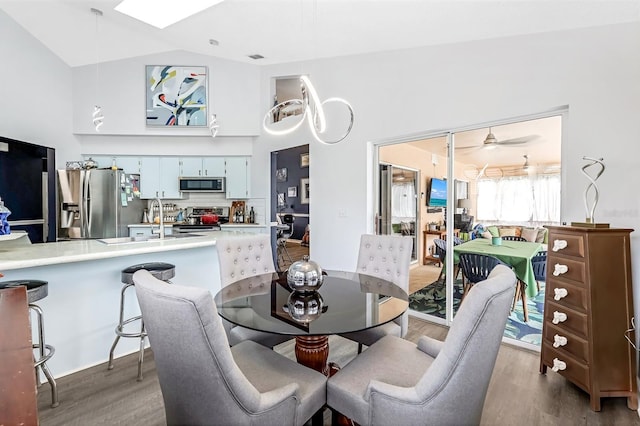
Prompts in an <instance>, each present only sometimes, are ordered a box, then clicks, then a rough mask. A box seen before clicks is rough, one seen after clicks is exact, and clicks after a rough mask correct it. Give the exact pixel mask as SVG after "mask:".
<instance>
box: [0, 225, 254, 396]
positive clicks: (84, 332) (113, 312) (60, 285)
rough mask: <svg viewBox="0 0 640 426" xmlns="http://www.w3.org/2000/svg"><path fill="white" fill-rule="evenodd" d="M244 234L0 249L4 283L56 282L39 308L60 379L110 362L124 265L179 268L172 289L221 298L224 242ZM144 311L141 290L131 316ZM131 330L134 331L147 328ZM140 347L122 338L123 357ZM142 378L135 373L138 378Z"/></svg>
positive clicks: (131, 297)
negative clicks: (218, 247) (218, 242)
mask: <svg viewBox="0 0 640 426" xmlns="http://www.w3.org/2000/svg"><path fill="white" fill-rule="evenodd" d="M240 235H246V232H243V231H240V230H238V231H216V232H206V233H202V234H200V233H198V236H195V237H188V238H171V239H166V240H154V241H136V242H131V243H126V244H117V245H107V244H104V243H101V242H99V241H97V240H75V241H62V242H57V243H43V244H32V245H27V246H22V247H11V248H3V247H0V272H1V273H2V274H4V278H2V279H3V280H16V279H37V280H44V281H47V282H48V283H49V294H48V296H47V297H45V298H44V299H42V300H40V301H39V302H38V305H39V306H40V307H41V308H42V309H43V311H44V316H45V318H46V326H47V342H48V343H50V344H52V345H53V346H54V347H55V348H56V353H55V355H54V356H53V357H52V358H51V359H50V360H49V361H48V362H47V364H48V366H49V368H50V369H51V372H52V373H53V375H54V376H55V377H60V376H64V375H66V374H69V373H72V372H75V371H78V370H82V369H85V368H88V367H90V366H93V365H97V364H101V363H103V362H105V361H107V359H108V357H109V349H110V347H111V344H112V342H113V339H114V338H115V332H114V329H115V326H116V323H117V320H118V308H119V304H120V290H121V289H122V286H123V284H122V282H121V271H122V270H123V269H124V268H126V267H129V266H131V265H135V264H139V263H146V262H167V263H171V264H173V265H175V266H176V275H175V277H174V278H172V279H171V282H172V284H174V285H186V286H194V287H201V288H206V289H207V290H209V291H210V292H211V293H212V294H216V293H217V292H218V291H219V290H220V271H219V266H218V265H219V263H218V253H217V251H216V248H215V247H216V240H217V239H218V238H221V237H233V236H240ZM139 313H140V309H139V307H138V304H137V300H136V298H135V291H133V290H127V296H126V303H125V316H126V317H132V316H135V315H139ZM131 327H133V328H131V330H133V329H135V328H136V327H139V324H131ZM139 342H140V341H139V340H137V339H120V343H118V346H117V349H116V357H120V356H122V355H126V354H128V353H133V352H136V351H137V350H138V348H139V344H140V343H139ZM119 364H120V363H119V362H118V360H116V361H115V368H123V367H122V366H121V365H119ZM105 369H106V367H105ZM135 376H136V371H134V370H132V371H131V378H132V380H133V379H134V378H135ZM61 402H62V404H64V401H61Z"/></svg>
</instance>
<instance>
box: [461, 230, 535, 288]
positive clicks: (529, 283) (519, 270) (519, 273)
mask: <svg viewBox="0 0 640 426" xmlns="http://www.w3.org/2000/svg"><path fill="white" fill-rule="evenodd" d="M542 249H543V245H542V244H541V243H532V242H528V241H506V240H503V241H502V243H501V244H500V245H493V244H492V243H491V239H488V238H476V239H475V240H470V241H467V242H465V243H462V244H458V245H456V246H454V247H453V253H454V263H456V264H457V263H458V262H459V255H460V253H479V254H485V255H489V256H494V257H497V258H498V259H500V260H501V261H502V262H504V263H506V264H507V265H509V266H511V267H512V268H513V271H514V272H515V274H516V277H518V279H519V280H521V281H522V282H524V283H525V284H526V289H525V292H526V294H527V296H528V297H530V298H531V297H534V296H535V295H536V294H537V293H538V287H537V285H536V277H535V274H534V272H533V266H532V264H531V258H532V257H533V256H535V255H536V254H537V253H538V252H539V251H540V250H542Z"/></svg>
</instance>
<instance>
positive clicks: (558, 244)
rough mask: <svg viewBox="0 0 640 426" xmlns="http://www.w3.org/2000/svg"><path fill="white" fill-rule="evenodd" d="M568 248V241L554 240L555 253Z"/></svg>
mask: <svg viewBox="0 0 640 426" xmlns="http://www.w3.org/2000/svg"><path fill="white" fill-rule="evenodd" d="M564 248H567V240H553V248H552V249H551V250H553V251H559V250H562V249H564Z"/></svg>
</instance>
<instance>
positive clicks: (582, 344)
mask: <svg viewBox="0 0 640 426" xmlns="http://www.w3.org/2000/svg"><path fill="white" fill-rule="evenodd" d="M556 336H557V337H556ZM542 338H543V339H544V342H545V343H548V344H549V345H551V347H552V348H553V349H554V350H556V351H557V353H562V352H565V351H566V352H569V353H570V354H571V355H573V357H574V358H576V359H578V360H579V361H581V362H583V363H584V364H589V342H587V341H586V340H584V339H582V338H580V337H578V336H576V335H575V334H573V333H570V332H568V331H567V330H566V329H562V328H561V327H557V326H555V325H553V324H551V323H550V322H547V323H546V324H545V325H544V334H543V336H542ZM563 338H564V339H566V343H565V341H563ZM556 341H557V345H558V347H555V346H553V345H554V343H555V342H556Z"/></svg>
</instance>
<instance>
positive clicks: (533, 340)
mask: <svg viewBox="0 0 640 426" xmlns="http://www.w3.org/2000/svg"><path fill="white" fill-rule="evenodd" d="M461 298H462V280H457V281H456V283H455V285H454V288H453V312H454V315H455V312H457V311H458V307H459V306H460V299H461ZM543 307H544V282H541V283H540V292H538V294H537V295H536V296H535V297H533V298H527V308H528V311H529V312H528V313H529V321H527V322H524V318H523V317H524V315H523V312H522V303H516V308H515V310H514V311H513V312H511V313H510V315H509V318H508V319H507V325H506V327H505V330H504V336H505V337H509V338H511V339H515V340H519V341H522V342H526V343H530V344H533V345H538V346H539V345H540V343H541V341H542V315H543ZM409 309H411V310H414V311H416V312H420V313H423V314H429V315H434V316H436V317H438V318H443V319H444V318H445V315H446V311H445V309H446V292H445V283H444V280H442V281H435V282H433V283H432V284H430V285H428V286H426V287H424V288H423V289H421V290H418V291H416V292H415V293H413V294H411V295H410V296H409Z"/></svg>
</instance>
